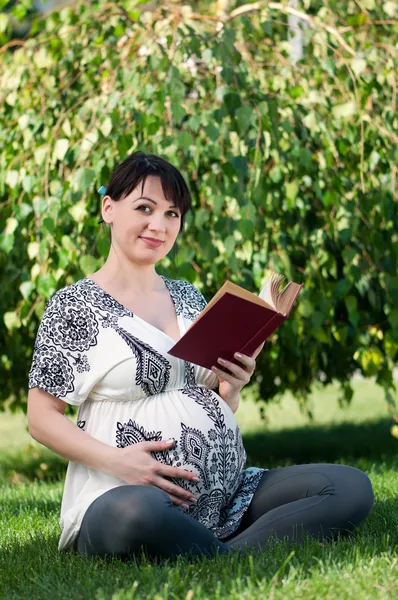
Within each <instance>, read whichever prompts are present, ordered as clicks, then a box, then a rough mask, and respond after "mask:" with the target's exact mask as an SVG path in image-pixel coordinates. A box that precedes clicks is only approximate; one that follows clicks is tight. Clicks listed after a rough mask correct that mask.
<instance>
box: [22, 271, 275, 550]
mask: <svg viewBox="0 0 398 600" xmlns="http://www.w3.org/2000/svg"><path fill="white" fill-rule="evenodd" d="M163 280H164V282H165V284H166V286H167V288H168V290H169V292H170V295H171V298H172V300H173V303H174V307H175V310H176V314H177V321H178V325H179V329H180V334H181V335H183V334H184V333H185V331H186V330H187V329H188V327H189V326H190V325H191V324H192V322H193V321H194V319H195V318H196V316H197V315H198V314H199V313H200V312H201V310H202V309H203V308H204V306H205V305H206V301H205V300H204V298H203V296H202V294H201V293H200V292H199V290H197V289H196V288H195V287H194V286H193V285H192V284H190V283H188V282H185V281H178V280H172V279H168V278H166V277H163ZM173 345H174V341H173V340H172V339H171V338H170V337H169V336H168V335H166V334H165V333H163V332H162V331H160V330H159V329H157V328H156V327H154V326H153V325H151V324H150V323H147V322H146V321H144V319H141V318H140V317H138V316H137V315H133V313H132V312H131V311H130V310H128V309H127V308H126V307H125V306H123V305H121V304H120V303H119V302H118V301H117V300H116V299H115V298H113V297H112V296H110V295H109V294H108V293H107V292H105V291H104V290H103V289H102V288H101V287H100V286H99V285H98V284H97V283H96V282H94V281H93V280H92V279H89V278H87V277H86V278H84V279H81V280H79V281H77V282H76V283H74V284H73V285H69V286H66V287H64V288H63V289H61V290H59V291H57V292H56V293H55V294H54V295H53V296H52V297H51V298H50V300H49V301H48V303H47V306H46V309H45V312H44V315H43V319H42V321H41V323H40V327H39V329H38V332H37V338H36V342H35V346H34V353H33V360H32V365H31V369H30V373H29V388H34V387H39V388H41V389H43V390H45V391H47V392H49V393H50V394H53V395H54V396H56V397H57V398H60V399H62V400H63V401H64V402H67V403H69V404H72V405H74V406H79V414H78V423H77V426H78V427H80V428H81V429H83V430H84V431H86V432H87V433H89V434H90V435H91V436H93V437H94V438H96V439H98V440H100V441H102V442H104V443H105V444H109V445H110V446H113V447H117V448H125V447H127V446H129V445H131V444H135V443H137V442H142V441H145V440H148V441H149V440H167V439H169V438H174V439H175V440H176V444H175V446H174V447H173V448H172V449H171V450H167V451H163V452H155V453H153V454H152V455H153V457H154V458H156V459H157V460H159V461H160V462H162V463H164V464H167V465H171V466H177V467H182V468H185V469H188V470H190V471H192V472H194V473H195V474H196V475H198V477H199V482H198V483H195V482H193V481H188V480H186V479H180V478H178V479H173V480H172V481H173V482H174V483H176V484H178V485H180V486H182V487H184V488H185V489H187V490H189V491H191V492H192V493H193V494H194V495H195V496H196V498H197V504H196V505H192V506H190V507H189V508H188V509H183V508H182V507H179V508H180V510H183V511H184V512H187V513H188V514H189V515H191V516H192V517H193V518H195V519H197V520H198V521H200V522H201V523H203V525H205V526H206V527H207V528H208V529H210V530H211V531H212V532H213V533H214V535H215V536H217V537H218V538H220V539H222V538H225V537H227V536H228V535H230V534H231V533H233V532H234V531H235V530H236V529H237V527H238V526H239V524H240V521H241V519H242V516H243V514H244V512H245V510H246V509H247V507H248V505H249V504H250V501H251V499H252V496H253V494H254V491H255V490H256V487H257V485H258V483H259V481H260V479H261V477H262V475H263V472H264V469H261V468H257V467H251V468H249V469H245V470H244V468H243V467H244V465H245V461H246V453H245V450H244V447H243V444H242V438H241V434H240V431H239V427H238V424H237V422H236V419H235V416H234V414H233V412H232V411H231V409H230V408H229V406H228V405H227V404H226V402H225V401H224V400H223V399H222V398H221V397H220V396H219V395H218V394H217V393H216V392H215V391H214V388H216V387H217V383H218V380H217V377H216V376H215V375H214V373H212V371H210V370H208V369H204V368H202V367H199V366H197V365H193V364H192V363H188V362H185V361H183V360H181V359H178V358H175V357H173V356H171V355H169V354H168V350H169V349H170V348H171V347H172V346H173ZM120 485H127V484H126V482H125V481H123V480H121V479H119V478H117V477H113V476H111V475H108V474H106V473H103V472H102V471H99V470H96V469H90V468H88V467H85V466H83V465H80V464H76V463H73V462H69V464H68V469H67V474H66V480H65V486H64V493H63V498H62V506H61V519H60V526H61V530H62V534H61V538H60V541H59V550H63V549H65V548H70V547H72V546H73V542H74V540H75V538H76V536H77V534H78V532H79V529H80V525H81V521H82V519H83V516H84V513H85V511H86V510H87V508H88V507H89V505H90V504H91V503H92V502H93V501H94V500H95V499H96V498H97V497H98V496H100V495H101V494H103V493H105V492H106V491H108V490H110V489H112V488H114V487H116V486H120Z"/></svg>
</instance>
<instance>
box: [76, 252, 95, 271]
mask: <svg viewBox="0 0 398 600" xmlns="http://www.w3.org/2000/svg"><path fill="white" fill-rule="evenodd" d="M79 266H80V268H81V270H82V271H83V273H84V275H85V276H87V275H91V273H93V272H94V271H95V270H96V268H97V260H96V259H95V258H94V256H91V255H89V254H87V255H86V256H82V258H81V259H80V260H79Z"/></svg>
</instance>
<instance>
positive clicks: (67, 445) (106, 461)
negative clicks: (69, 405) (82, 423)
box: [28, 388, 117, 474]
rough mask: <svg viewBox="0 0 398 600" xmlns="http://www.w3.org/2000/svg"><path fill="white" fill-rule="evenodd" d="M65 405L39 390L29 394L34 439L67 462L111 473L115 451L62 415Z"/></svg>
mask: <svg viewBox="0 0 398 600" xmlns="http://www.w3.org/2000/svg"><path fill="white" fill-rule="evenodd" d="M65 408H66V403H65V402H63V401H62V400H60V399H59V398H56V397H55V396H53V395H52V394H49V393H48V392H45V391H44V390H42V389H40V388H32V389H30V390H29V393H28V428H29V433H30V435H31V436H32V438H33V439H35V440H37V441H38V442H40V444H43V445H44V446H47V448H50V450H53V451H54V452H56V453H57V454H60V455H61V456H63V457H64V458H66V459H67V460H70V461H72V462H75V463H79V464H82V465H85V466H86V467H90V468H92V469H99V470H100V471H104V472H105V473H108V474H112V464H113V460H115V459H116V452H117V448H113V447H112V446H109V445H108V444H104V443H103V442H100V441H99V440H96V439H95V438H93V437H92V436H91V435H89V434H88V433H86V432H85V431H83V430H82V429H80V427H77V426H76V425H75V424H74V423H73V422H72V421H71V420H70V419H68V417H66V416H65Z"/></svg>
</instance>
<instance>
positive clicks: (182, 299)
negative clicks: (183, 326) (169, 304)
mask: <svg viewBox="0 0 398 600" xmlns="http://www.w3.org/2000/svg"><path fill="white" fill-rule="evenodd" d="M163 279H164V281H165V284H166V285H167V287H168V289H169V292H170V294H171V296H172V298H173V301H174V305H175V307H176V311H177V314H181V313H182V314H183V315H184V317H186V318H187V319H190V320H192V319H194V318H195V317H196V316H197V315H198V314H199V313H200V312H201V311H202V310H203V309H204V307H205V306H206V304H207V303H206V300H205V298H204V296H203V294H202V293H201V292H200V291H199V290H198V288H197V287H196V286H195V285H193V283H190V282H189V281H185V280H183V279H171V278H169V277H163Z"/></svg>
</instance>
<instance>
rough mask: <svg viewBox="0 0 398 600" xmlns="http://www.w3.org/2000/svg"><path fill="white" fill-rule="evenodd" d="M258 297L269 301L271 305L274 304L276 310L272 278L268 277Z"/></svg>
mask: <svg viewBox="0 0 398 600" xmlns="http://www.w3.org/2000/svg"><path fill="white" fill-rule="evenodd" d="M258 297H259V298H261V299H262V300H264V301H265V302H267V304H269V305H270V306H272V308H273V309H275V310H276V306H275V303H274V299H273V298H272V294H271V279H268V281H266V283H265V285H263V287H262V289H261V292H260V293H259V295H258Z"/></svg>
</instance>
